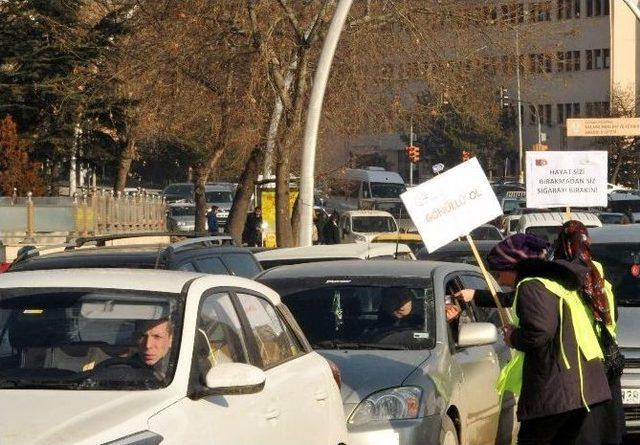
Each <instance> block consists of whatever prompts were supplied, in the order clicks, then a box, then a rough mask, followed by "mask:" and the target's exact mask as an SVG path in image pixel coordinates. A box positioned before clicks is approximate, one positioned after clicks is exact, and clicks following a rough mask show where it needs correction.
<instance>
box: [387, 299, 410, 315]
mask: <svg viewBox="0 0 640 445" xmlns="http://www.w3.org/2000/svg"><path fill="white" fill-rule="evenodd" d="M412 308H413V304H412V303H411V300H407V301H405V302H404V303H402V304H401V305H400V306H399V307H398V308H397V309H396V310H395V311H393V312H392V313H391V315H393V317H394V318H396V319H398V320H399V319H401V318H404V317H406V316H407V315H409V314H410V313H411V309H412Z"/></svg>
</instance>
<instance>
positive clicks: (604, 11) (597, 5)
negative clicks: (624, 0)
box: [587, 0, 609, 17]
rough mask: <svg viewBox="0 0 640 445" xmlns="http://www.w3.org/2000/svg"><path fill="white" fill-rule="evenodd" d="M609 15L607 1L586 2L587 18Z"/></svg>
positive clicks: (591, 0)
mask: <svg viewBox="0 0 640 445" xmlns="http://www.w3.org/2000/svg"><path fill="white" fill-rule="evenodd" d="M607 15H609V0H587V17H600V16H607Z"/></svg>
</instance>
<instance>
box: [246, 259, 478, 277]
mask: <svg viewBox="0 0 640 445" xmlns="http://www.w3.org/2000/svg"><path fill="white" fill-rule="evenodd" d="M445 266H449V267H452V266H453V267H456V268H458V269H460V270H473V271H477V270H479V269H478V268H477V267H475V266H472V265H468V264H462V263H459V264H458V263H446V262H440V261H402V260H376V261H358V260H344V261H323V262H317V263H303V264H293V265H290V266H280V267H274V268H273V269H269V270H267V271H266V272H263V273H262V274H260V275H259V276H258V279H259V280H267V281H268V280H278V279H285V278H286V279H296V278H323V277H327V278H331V277H370V276H389V277H395V278H397V277H403V278H418V279H420V278H422V279H425V278H427V277H429V276H430V275H431V273H432V272H433V271H434V270H435V269H436V268H438V267H445Z"/></svg>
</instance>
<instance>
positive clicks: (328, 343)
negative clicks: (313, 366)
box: [311, 340, 409, 351]
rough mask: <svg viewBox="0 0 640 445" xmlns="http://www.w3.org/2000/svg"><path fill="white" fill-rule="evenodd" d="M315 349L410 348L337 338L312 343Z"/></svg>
mask: <svg viewBox="0 0 640 445" xmlns="http://www.w3.org/2000/svg"><path fill="white" fill-rule="evenodd" d="M311 346H312V347H313V348H314V349H327V348H331V349H383V350H388V351H399V350H407V349H409V348H408V347H407V346H404V345H394V344H380V343H359V342H339V341H336V340H324V341H321V342H318V343H314V344H312V345H311Z"/></svg>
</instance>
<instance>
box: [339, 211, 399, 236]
mask: <svg viewBox="0 0 640 445" xmlns="http://www.w3.org/2000/svg"><path fill="white" fill-rule="evenodd" d="M339 227H340V232H341V234H340V235H341V238H342V242H343V243H370V242H371V241H373V239H374V238H375V237H376V236H378V235H380V234H382V233H398V231H399V229H398V223H397V222H396V220H395V218H394V217H393V215H391V213H389V212H385V211H382V210H351V211H349V212H344V213H343V214H342V215H341V216H340V222H339Z"/></svg>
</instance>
